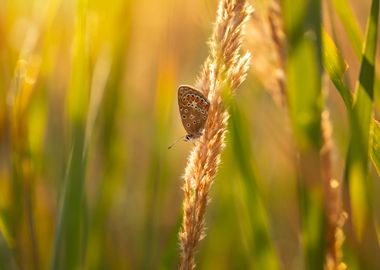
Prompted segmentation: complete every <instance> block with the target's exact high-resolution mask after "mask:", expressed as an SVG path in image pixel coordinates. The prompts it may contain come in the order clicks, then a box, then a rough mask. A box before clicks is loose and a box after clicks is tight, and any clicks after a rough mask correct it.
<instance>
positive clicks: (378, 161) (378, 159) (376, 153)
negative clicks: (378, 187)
mask: <svg viewBox="0 0 380 270" xmlns="http://www.w3.org/2000/svg"><path fill="white" fill-rule="evenodd" d="M371 136H372V147H371V159H372V162H373V165H374V166H375V168H376V170H377V173H378V174H379V175H380V123H379V122H378V121H376V120H375V121H374V123H373V127H372V134H371Z"/></svg>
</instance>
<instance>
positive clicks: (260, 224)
mask: <svg viewBox="0 0 380 270" xmlns="http://www.w3.org/2000/svg"><path fill="white" fill-rule="evenodd" d="M229 105H230V114H231V121H230V129H229V130H230V132H231V143H232V149H233V151H234V158H235V159H236V165H237V166H238V168H239V170H240V173H241V175H242V179H243V186H244V187H245V190H246V192H247V196H245V197H246V198H248V201H247V205H249V209H250V213H249V215H250V219H251V223H250V224H251V226H252V238H253V239H250V242H251V245H250V246H251V248H252V252H253V258H254V265H255V268H257V269H279V262H278V257H277V254H276V251H275V248H274V245H273V242H272V239H271V233H270V229H269V228H270V226H269V221H268V215H267V213H266V209H265V207H264V203H263V201H262V198H261V194H260V191H259V190H258V186H257V176H256V173H255V170H254V167H255V166H253V165H252V160H251V153H250V152H249V151H248V150H249V149H252V148H251V146H250V143H249V142H250V139H249V135H248V134H249V133H248V130H247V128H246V127H247V124H246V122H245V121H244V119H243V117H242V115H241V112H240V111H239V109H238V107H237V105H236V104H235V103H234V102H233V101H231V102H230V104H229Z"/></svg>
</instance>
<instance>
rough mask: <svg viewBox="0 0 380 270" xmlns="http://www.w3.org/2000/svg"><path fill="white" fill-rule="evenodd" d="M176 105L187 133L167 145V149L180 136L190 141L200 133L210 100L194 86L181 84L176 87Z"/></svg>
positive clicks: (205, 119)
mask: <svg viewBox="0 0 380 270" xmlns="http://www.w3.org/2000/svg"><path fill="white" fill-rule="evenodd" d="M178 107H179V114H180V117H181V121H182V124H183V127H184V128H185V130H186V132H187V135H185V136H184V137H181V138H179V139H178V140H177V141H176V142H175V143H173V144H172V145H171V146H169V149H170V148H171V147H172V146H173V145H174V144H176V143H177V142H178V141H179V140H180V139H182V138H184V140H185V141H190V140H193V139H196V138H199V137H200V136H201V135H202V131H203V129H204V127H205V124H206V121H207V117H208V110H209V108H210V102H209V101H208V99H207V98H206V97H205V96H204V95H203V94H202V93H201V92H200V91H198V90H196V89H195V88H194V87H191V86H188V85H181V86H180V87H178Z"/></svg>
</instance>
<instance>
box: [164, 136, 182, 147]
mask: <svg viewBox="0 0 380 270" xmlns="http://www.w3.org/2000/svg"><path fill="white" fill-rule="evenodd" d="M185 137H186V135H185V136H182V137H179V138H178V139H177V140H176V141H175V142H174V143H172V144H171V145H170V146H169V147H168V149H171V148H172V147H173V146H174V145H176V144H177V142H179V141H180V140H181V139H183V138H185Z"/></svg>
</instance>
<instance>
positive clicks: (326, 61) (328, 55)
mask: <svg viewBox="0 0 380 270" xmlns="http://www.w3.org/2000/svg"><path fill="white" fill-rule="evenodd" d="M322 42H323V66H324V69H325V70H326V72H327V74H328V75H329V76H330V79H331V81H332V82H333V83H334V85H335V87H336V89H338V91H339V94H340V95H341V96H342V98H343V101H344V104H345V105H346V108H347V110H351V108H352V93H351V92H350V90H349V88H348V87H347V86H346V83H345V82H344V73H345V72H346V70H347V68H348V66H347V63H346V61H345V60H344V58H343V56H342V54H341V53H340V51H339V50H338V48H337V47H336V45H335V43H334V41H333V40H332V38H331V37H330V36H329V34H328V33H327V32H326V31H323V32H322Z"/></svg>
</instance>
